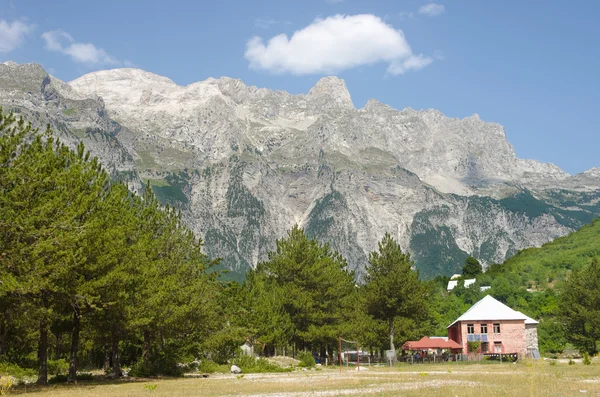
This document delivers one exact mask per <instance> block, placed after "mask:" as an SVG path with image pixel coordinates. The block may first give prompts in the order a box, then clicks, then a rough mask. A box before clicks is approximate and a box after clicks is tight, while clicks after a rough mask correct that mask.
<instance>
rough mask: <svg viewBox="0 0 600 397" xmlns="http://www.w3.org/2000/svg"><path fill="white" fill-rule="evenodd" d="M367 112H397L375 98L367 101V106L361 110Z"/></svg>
mask: <svg viewBox="0 0 600 397" xmlns="http://www.w3.org/2000/svg"><path fill="white" fill-rule="evenodd" d="M361 110H365V111H378V110H395V109H394V108H392V107H391V106H389V105H386V104H385V103H382V102H379V101H378V100H377V99H375V98H371V99H369V100H368V101H367V103H366V105H365V106H364V107H363V108H362V109H361Z"/></svg>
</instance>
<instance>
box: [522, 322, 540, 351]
mask: <svg viewBox="0 0 600 397" xmlns="http://www.w3.org/2000/svg"><path fill="white" fill-rule="evenodd" d="M525 341H526V342H525V343H526V345H527V349H535V350H538V349H539V348H538V332H537V324H526V325H525Z"/></svg>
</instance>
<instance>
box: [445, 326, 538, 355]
mask: <svg viewBox="0 0 600 397" xmlns="http://www.w3.org/2000/svg"><path fill="white" fill-rule="evenodd" d="M469 324H473V326H474V328H475V329H474V331H475V332H474V333H475V334H481V333H482V332H481V325H482V324H486V325H487V336H488V343H487V352H488V353H494V352H496V348H495V346H496V344H495V342H499V347H500V348H501V353H518V354H521V355H525V354H526V352H527V343H526V337H525V322H524V321H523V320H479V321H460V322H459V323H458V324H456V325H455V326H453V327H451V328H449V329H448V337H449V338H450V339H452V340H454V341H456V342H458V343H459V344H461V345H462V347H463V352H464V353H467V352H468V343H467V342H468V339H467V333H468V332H467V331H468V329H467V327H468V325H469ZM494 324H500V333H494ZM455 327H456V328H455ZM457 336H458V338H457ZM536 337H537V332H536ZM485 347H486V346H485V345H484V344H483V343H482V345H481V348H480V349H484V348H485ZM481 351H483V350H481ZM483 352H484V353H485V351H483Z"/></svg>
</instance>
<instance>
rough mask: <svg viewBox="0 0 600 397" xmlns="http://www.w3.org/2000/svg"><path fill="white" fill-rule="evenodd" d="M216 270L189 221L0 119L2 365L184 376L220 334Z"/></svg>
mask: <svg viewBox="0 0 600 397" xmlns="http://www.w3.org/2000/svg"><path fill="white" fill-rule="evenodd" d="M212 265H213V263H212V262H210V261H209V260H208V258H207V257H206V256H205V255H204V254H203V253H202V251H201V242H199V241H197V240H196V238H195V237H194V235H193V234H192V232H191V231H190V230H189V229H188V228H186V227H185V226H184V225H183V223H182V221H181V216H180V214H179V213H178V212H177V211H175V210H174V209H172V208H169V207H166V208H162V207H161V206H160V204H159V203H158V201H157V200H156V198H155V197H154V196H153V194H152V192H151V190H150V189H146V190H145V191H144V193H143V194H142V195H135V194H132V193H131V192H129V190H128V189H127V186H126V185H124V184H123V183H111V181H110V179H109V176H108V175H107V173H106V172H105V171H103V170H102V167H101V164H100V163H99V162H98V160H97V159H96V158H90V154H89V152H86V151H85V149H84V147H83V145H82V144H80V145H79V146H78V147H77V148H76V150H71V149H69V148H68V147H67V146H66V145H64V144H63V143H61V142H59V141H58V140H56V139H55V138H54V137H53V135H52V133H51V132H50V131H49V130H48V131H46V133H45V134H41V133H39V132H38V131H34V130H32V128H31V126H30V125H26V124H25V122H24V121H23V120H22V119H21V120H16V119H15V117H14V116H13V115H8V116H6V115H1V112H0V361H9V362H13V363H18V364H20V365H22V366H25V367H33V366H37V369H38V383H40V384H46V383H47V381H48V363H49V359H51V361H50V363H51V364H55V363H54V362H55V361H57V360H58V361H60V360H63V361H67V362H68V366H69V368H68V377H69V380H72V381H74V380H75V379H76V373H77V370H78V368H79V364H80V361H82V360H83V361H84V363H83V364H85V365H86V366H87V367H90V366H94V367H102V366H104V367H105V368H107V369H108V368H111V370H112V373H113V375H114V376H120V375H121V363H122V360H126V361H127V363H129V364H130V365H131V364H135V365H137V368H138V373H151V372H155V367H156V366H160V367H161V368H175V364H176V363H177V360H179V359H180V358H181V357H183V356H186V355H187V356H192V357H193V356H196V355H197V354H198V349H199V345H198V343H197V342H198V341H202V340H204V339H205V338H206V337H207V336H208V335H210V333H211V332H213V331H214V328H213V327H216V326H217V325H218V321H216V317H217V316H218V313H219V308H218V307H217V306H216V304H217V299H216V296H217V295H218V294H219V293H220V292H219V288H220V286H219V284H218V283H217V282H216V281H215V275H214V274H213V275H211V274H209V272H207V270H208V269H210V267H211V266H212Z"/></svg>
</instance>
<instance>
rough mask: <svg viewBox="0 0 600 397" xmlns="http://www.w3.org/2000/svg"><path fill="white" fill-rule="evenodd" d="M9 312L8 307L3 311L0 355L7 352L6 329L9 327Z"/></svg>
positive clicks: (0, 328)
mask: <svg viewBox="0 0 600 397" xmlns="http://www.w3.org/2000/svg"><path fill="white" fill-rule="evenodd" d="M9 324H10V314H9V311H8V309H6V310H5V311H4V321H2V323H1V327H0V330H2V332H0V356H3V355H5V354H7V353H8V330H9V328H10V325H9Z"/></svg>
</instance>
